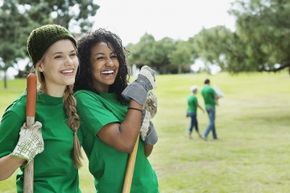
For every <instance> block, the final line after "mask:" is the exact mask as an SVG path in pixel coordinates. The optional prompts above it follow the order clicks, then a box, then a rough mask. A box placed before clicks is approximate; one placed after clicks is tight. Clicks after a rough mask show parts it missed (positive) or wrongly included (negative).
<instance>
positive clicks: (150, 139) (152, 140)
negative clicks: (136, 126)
mask: <svg viewBox="0 0 290 193" xmlns="http://www.w3.org/2000/svg"><path fill="white" fill-rule="evenodd" d="M157 141H158V136H157V132H156V129H155V127H154V125H153V123H152V122H151V121H150V124H149V129H148V132H147V135H146V137H145V139H144V142H145V144H150V145H154V144H156V143H157Z"/></svg>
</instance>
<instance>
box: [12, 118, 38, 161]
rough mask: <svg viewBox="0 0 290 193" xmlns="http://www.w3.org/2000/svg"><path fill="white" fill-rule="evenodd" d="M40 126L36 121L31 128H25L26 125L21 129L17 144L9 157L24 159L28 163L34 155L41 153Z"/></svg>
mask: <svg viewBox="0 0 290 193" xmlns="http://www.w3.org/2000/svg"><path fill="white" fill-rule="evenodd" d="M41 127H42V124H41V123H40V122H38V121H36V122H35V123H34V124H33V125H32V127H31V128H27V126H26V124H25V123H24V125H23V126H22V127H21V129H20V133H19V140H18V143H17V145H16V147H15V149H14V150H13V152H12V153H11V155H13V156H16V157H19V158H22V159H26V160H27V161H28V162H30V161H31V160H32V159H33V158H34V157H35V155H37V154H39V153H41V152H42V151H43V149H44V148H43V146H44V142H43V138H42V133H41V130H40V128H41Z"/></svg>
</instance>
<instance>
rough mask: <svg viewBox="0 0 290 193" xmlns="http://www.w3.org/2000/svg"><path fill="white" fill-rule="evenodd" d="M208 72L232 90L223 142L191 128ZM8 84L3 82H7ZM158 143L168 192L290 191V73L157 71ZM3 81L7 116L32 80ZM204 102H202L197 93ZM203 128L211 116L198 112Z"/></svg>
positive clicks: (224, 112)
mask: <svg viewBox="0 0 290 193" xmlns="http://www.w3.org/2000/svg"><path fill="white" fill-rule="evenodd" d="M206 77H209V78H210V79H211V81H212V85H216V86H218V87H219V88H221V89H222V90H223V92H224V94H225V96H224V98H222V99H221V100H220V104H219V106H218V107H217V120H216V125H217V132H218V136H219V138H220V139H219V140H218V141H213V140H211V138H209V140H208V141H207V142H205V141H203V140H201V139H199V138H198V137H197V135H194V139H193V140H189V139H188V137H187V133H186V128H187V126H188V122H189V120H188V119H187V118H186V117H185V111H186V99H187V96H188V95H189V94H190V91H189V88H190V86H191V85H192V84H196V85H198V86H199V87H201V86H202V85H203V80H204V79H205V78H206ZM0 83H2V84H3V82H0ZM157 84H158V88H157V91H156V93H157V95H158V100H159V101H158V102H159V109H158V114H157V115H156V117H155V118H154V122H155V125H156V128H157V129H158V133H159V141H158V144H157V145H156V147H155V149H154V151H153V154H152V155H151V156H150V158H149V159H150V161H151V163H152V165H153V167H154V168H155V170H156V172H157V175H158V178H159V185H160V192H161V193H289V192H290V170H289V164H290V101H289V98H290V86H289V85H290V75H289V74H287V73H286V72H281V73H276V74H268V73H259V74H258V73H249V74H239V75H229V74H227V73H221V74H218V75H215V76H208V75H206V74H186V75H160V76H158V77H157ZM8 85H9V89H7V90H3V88H2V87H3V86H2V85H0V87H1V88H0V93H1V94H0V105H1V106H0V114H1V113H3V111H4V109H5V107H6V106H7V105H8V104H9V103H10V102H11V101H12V100H14V99H15V98H16V97H17V96H18V95H19V94H20V93H21V92H22V91H23V88H24V86H25V81H23V80H14V81H10V82H9V83H8ZM198 97H199V102H200V103H201V104H202V106H203V101H202V99H201V97H200V94H199V95H198ZM198 119H199V126H200V130H202V131H204V129H205V127H206V124H207V115H206V114H203V113H202V112H199V114H198ZM80 178H81V188H82V190H83V193H92V192H94V190H93V185H92V184H93V182H92V178H91V176H90V174H89V173H88V170H87V167H86V165H85V166H84V167H82V169H81V170H80ZM14 184H15V179H14V177H11V178H10V179H8V180H6V181H1V182H0V192H1V193H10V192H11V193H12V192H15V185H14Z"/></svg>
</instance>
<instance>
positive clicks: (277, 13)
mask: <svg viewBox="0 0 290 193" xmlns="http://www.w3.org/2000/svg"><path fill="white" fill-rule="evenodd" d="M0 6H1V10H0V21H1V23H0V41H1V44H0V70H1V71H4V72H7V69H8V68H9V67H14V68H16V69H17V65H16V64H17V61H18V60H19V59H21V58H26V57H27V52H26V39H27V37H28V34H29V33H30V31H31V30H32V29H33V28H35V27H38V26H39V25H42V24H47V23H56V24H60V25H63V26H65V27H67V28H68V29H70V30H71V31H72V32H74V30H75V28H76V26H78V27H77V30H76V31H75V33H78V34H80V33H83V32H87V31H90V29H91V27H92V24H93V22H94V21H93V20H92V17H93V16H94V15H95V14H97V10H98V9H99V6H98V5H97V4H96V3H94V1H81V0H50V1H44V0H4V1H2V2H1V1H0ZM229 13H230V14H231V15H232V16H234V17H235V18H236V29H235V31H231V30H230V29H228V28H226V27H225V26H215V27H212V28H207V29H206V28H204V29H202V30H201V31H200V32H199V33H198V34H195V35H193V36H192V37H190V38H189V39H188V40H174V39H172V38H170V37H166V38H163V39H161V40H155V38H154V37H153V36H152V35H151V34H148V33H146V34H144V35H143V36H142V37H141V38H140V40H139V42H138V43H136V44H132V43H129V44H128V45H127V46H126V49H127V50H128V51H129V52H128V64H129V65H133V64H137V65H150V66H152V67H154V68H155V69H156V70H157V71H158V72H159V73H161V74H166V73H186V72H190V66H191V65H192V64H194V63H195V61H196V60H197V59H201V60H203V62H204V63H205V65H206V66H210V65H212V64H215V65H218V66H220V68H221V69H223V70H225V71H229V72H232V73H238V72H249V71H272V72H276V71H279V70H282V69H285V68H286V69H288V71H289V73H290V54H289V53H290V50H288V49H290V40H288V39H289V38H288V37H289V34H290V20H289V19H288V18H290V1H288V0H236V1H234V2H233V3H232V4H231V8H230V10H229ZM29 65H30V62H28V64H27V66H29ZM27 69H29V68H27ZM27 69H26V70H27Z"/></svg>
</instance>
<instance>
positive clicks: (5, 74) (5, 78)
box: [3, 70, 8, 89]
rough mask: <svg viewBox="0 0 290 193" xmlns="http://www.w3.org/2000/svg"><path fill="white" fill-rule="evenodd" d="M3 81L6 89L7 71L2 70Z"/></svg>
mask: <svg viewBox="0 0 290 193" xmlns="http://www.w3.org/2000/svg"><path fill="white" fill-rule="evenodd" d="M3 78H4V79H3V80H4V88H5V89H6V88H7V87H8V85H7V70H4V77H3Z"/></svg>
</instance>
